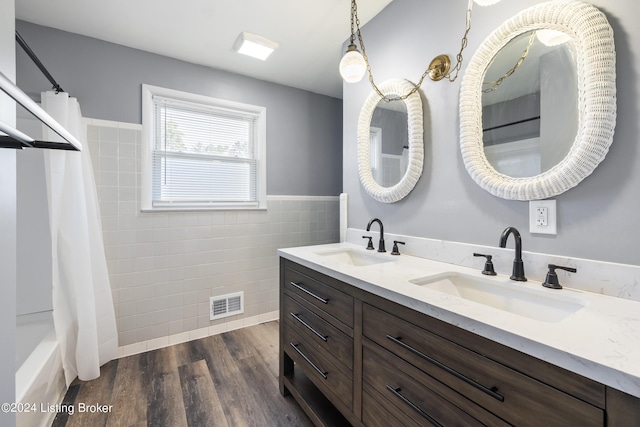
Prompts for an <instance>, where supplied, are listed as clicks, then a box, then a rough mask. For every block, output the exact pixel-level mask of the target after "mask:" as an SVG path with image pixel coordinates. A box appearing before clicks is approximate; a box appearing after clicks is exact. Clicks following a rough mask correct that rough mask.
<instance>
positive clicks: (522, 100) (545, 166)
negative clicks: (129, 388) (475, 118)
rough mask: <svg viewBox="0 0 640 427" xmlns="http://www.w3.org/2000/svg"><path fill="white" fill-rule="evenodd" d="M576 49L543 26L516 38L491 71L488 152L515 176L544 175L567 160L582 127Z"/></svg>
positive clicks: (486, 105)
mask: <svg viewBox="0 0 640 427" xmlns="http://www.w3.org/2000/svg"><path fill="white" fill-rule="evenodd" d="M575 57H576V53H575V49H574V46H573V43H571V38H570V37H569V36H568V35H566V34H564V33H562V32H558V31H552V30H538V31H534V32H527V33H524V34H521V35H520V36H518V37H516V38H514V39H512V40H511V41H509V43H507V44H506V45H505V46H504V47H503V48H502V49H501V50H500V51H499V52H498V54H497V55H496V56H495V57H494V58H493V60H492V62H491V64H490V66H489V67H488V68H487V70H486V74H485V77H484V83H483V94H482V127H483V145H484V153H485V156H486V158H487V160H488V161H489V163H490V164H491V165H492V166H493V167H494V168H495V169H496V171H498V172H500V173H502V174H504V175H508V176H510V177H532V176H536V175H539V174H541V173H544V172H545V171H547V170H549V169H551V168H552V167H553V166H555V165H556V164H558V163H559V162H560V161H562V159H564V158H565V157H566V156H567V154H568V153H569V150H570V149H571V146H572V145H573V142H574V140H575V138H576V134H577V129H578V82H577V70H576V60H575Z"/></svg>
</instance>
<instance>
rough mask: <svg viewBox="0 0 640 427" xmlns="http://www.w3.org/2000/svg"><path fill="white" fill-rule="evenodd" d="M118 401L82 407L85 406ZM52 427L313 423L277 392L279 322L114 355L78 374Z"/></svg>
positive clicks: (267, 425) (288, 398)
mask: <svg viewBox="0 0 640 427" xmlns="http://www.w3.org/2000/svg"><path fill="white" fill-rule="evenodd" d="M80 403H84V404H86V405H95V404H100V405H112V409H111V411H110V412H107V413H89V412H84V413H79V411H78V408H79V404H80ZM71 404H73V405H74V406H73V407H74V410H75V411H74V414H73V415H69V414H68V413H66V412H60V413H58V415H57V416H56V419H55V420H54V422H53V424H52V427H87V426H91V427H94V426H108V427H112V426H114V427H115V426H117V427H120V426H123V427H129V426H135V427H142V426H153V427H165V426H166V427H180V426H189V427H200V426H203V427H209V426H215V427H217V426H222V427H224V426H228V427H236V426H257V427H271V426H311V425H312V423H311V421H310V420H309V418H307V416H306V415H305V413H304V412H303V411H302V409H300V407H299V406H298V405H297V403H296V402H295V401H294V400H293V398H292V397H291V396H289V397H286V398H285V397H283V396H282V395H281V394H280V392H279V391H278V322H269V323H264V324H261V325H257V326H252V327H249V328H244V329H239V330H236V331H232V332H227V333H224V334H221V335H216V336H211V337H207V338H202V339H199V340H195V341H190V342H187V343H183V344H177V345H174V346H171V347H166V348H162V349H159V350H153V351H149V352H146V353H141V354H137V355H133V356H128V357H125V358H122V359H117V360H113V361H111V362H109V363H107V364H105V365H104V366H103V367H102V369H101V375H100V377H99V378H98V379H96V380H93V381H78V380H76V381H75V382H74V383H73V384H72V385H71V387H70V388H69V391H68V392H67V394H66V396H65V400H64V401H63V405H71Z"/></svg>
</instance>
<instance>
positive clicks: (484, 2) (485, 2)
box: [473, 0, 500, 6]
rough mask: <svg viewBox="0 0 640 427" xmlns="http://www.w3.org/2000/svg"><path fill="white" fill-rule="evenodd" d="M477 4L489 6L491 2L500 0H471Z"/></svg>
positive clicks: (494, 2)
mask: <svg viewBox="0 0 640 427" xmlns="http://www.w3.org/2000/svg"><path fill="white" fill-rule="evenodd" d="M473 1H475V2H476V3H477V4H478V6H491V5H492V4H496V3H498V2H499V1H500V0H473Z"/></svg>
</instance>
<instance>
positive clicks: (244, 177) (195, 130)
mask: <svg viewBox="0 0 640 427" xmlns="http://www.w3.org/2000/svg"><path fill="white" fill-rule="evenodd" d="M142 110H143V111H142V114H143V118H142V125H143V139H144V141H143V155H142V209H143V210H172V209H174V210H187V209H261V208H266V168H265V166H266V165H265V136H266V125H265V121H266V109H265V108H264V107H258V106H254V105H247V104H240V103H236V102H231V101H226V100H221V99H216V98H210V97H206V96H202V95H195V94H190V93H185V92H179V91H175V90H171V89H164V88H160V87H155V86H149V85H143V86H142Z"/></svg>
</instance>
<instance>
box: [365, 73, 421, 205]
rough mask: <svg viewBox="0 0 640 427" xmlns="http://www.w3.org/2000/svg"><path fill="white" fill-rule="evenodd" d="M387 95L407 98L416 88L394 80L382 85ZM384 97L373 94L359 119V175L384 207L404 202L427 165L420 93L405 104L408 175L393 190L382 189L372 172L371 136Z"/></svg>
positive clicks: (402, 81)
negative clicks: (377, 110) (372, 119)
mask: <svg viewBox="0 0 640 427" xmlns="http://www.w3.org/2000/svg"><path fill="white" fill-rule="evenodd" d="M378 88H379V89H380V91H381V92H382V93H384V94H385V95H398V96H400V95H403V94H405V93H408V92H409V91H410V90H411V89H413V85H412V84H411V83H409V82H408V81H406V80H401V79H391V80H387V81H385V82H383V83H382V84H380V85H378ZM380 99H381V98H380V96H379V95H378V94H377V93H376V92H375V91H371V94H370V95H369V96H368V97H367V99H366V101H365V102H364V105H363V106H362V110H360V117H359V119H358V175H359V176H360V182H361V183H362V186H363V187H364V190H365V191H366V192H367V194H369V195H370V196H371V197H373V198H374V199H375V200H377V201H379V202H382V203H395V202H397V201H399V200H402V199H403V198H404V197H406V196H407V194H409V193H410V192H411V190H413V187H415V185H416V183H417V182H418V180H419V179H420V176H421V175H422V164H423V161H424V144H423V140H422V139H423V125H422V123H423V119H422V114H423V113H422V100H421V99H420V94H419V93H418V92H415V93H413V94H412V95H411V96H409V97H408V98H407V99H405V100H404V101H392V102H404V104H405V106H406V108H407V118H408V120H407V122H408V123H407V127H408V137H409V138H408V143H409V162H408V165H407V171H406V172H405V174H404V176H403V177H402V179H401V180H400V181H399V182H398V183H397V184H395V185H393V186H391V187H382V186H381V185H380V184H378V182H376V180H375V179H374V177H373V173H372V172H371V133H370V125H371V118H372V117H373V112H374V110H375V109H376V106H377V105H378V102H379V101H380Z"/></svg>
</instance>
